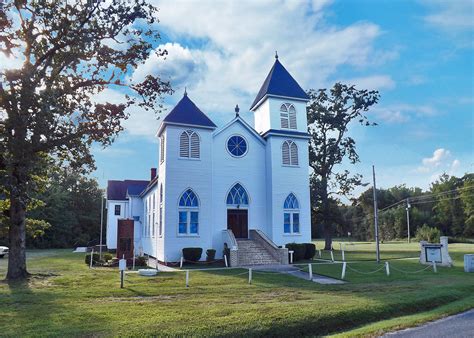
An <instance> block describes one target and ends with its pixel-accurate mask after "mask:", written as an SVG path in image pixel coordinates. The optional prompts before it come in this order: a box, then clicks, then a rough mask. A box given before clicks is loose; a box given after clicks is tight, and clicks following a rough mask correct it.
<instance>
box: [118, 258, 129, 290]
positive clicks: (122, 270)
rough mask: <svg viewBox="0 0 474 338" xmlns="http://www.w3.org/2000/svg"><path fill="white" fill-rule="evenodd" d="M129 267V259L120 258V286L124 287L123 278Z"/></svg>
mask: <svg viewBox="0 0 474 338" xmlns="http://www.w3.org/2000/svg"><path fill="white" fill-rule="evenodd" d="M126 268H127V260H126V259H124V258H122V259H121V260H119V270H120V288H121V289H123V278H124V275H125V269H126Z"/></svg>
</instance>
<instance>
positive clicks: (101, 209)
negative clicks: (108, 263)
mask: <svg viewBox="0 0 474 338" xmlns="http://www.w3.org/2000/svg"><path fill="white" fill-rule="evenodd" d="M103 224H104V194H103V191H102V190H100V243H99V257H100V260H102V233H103V230H102V229H103Z"/></svg>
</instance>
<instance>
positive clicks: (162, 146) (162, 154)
mask: <svg viewBox="0 0 474 338" xmlns="http://www.w3.org/2000/svg"><path fill="white" fill-rule="evenodd" d="M164 161H165V136H164V135H161V137H160V163H163V162H164Z"/></svg>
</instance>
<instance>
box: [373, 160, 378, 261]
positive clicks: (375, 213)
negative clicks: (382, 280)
mask: <svg viewBox="0 0 474 338" xmlns="http://www.w3.org/2000/svg"><path fill="white" fill-rule="evenodd" d="M372 174H373V177H374V185H373V191H374V223H375V224H374V225H375V254H376V256H377V263H380V248H379V215H378V209H377V187H376V185H375V166H374V165H372Z"/></svg>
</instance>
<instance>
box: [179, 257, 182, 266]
mask: <svg viewBox="0 0 474 338" xmlns="http://www.w3.org/2000/svg"><path fill="white" fill-rule="evenodd" d="M179 268H180V269H182V268H183V256H181V259H180V260H179Z"/></svg>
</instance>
